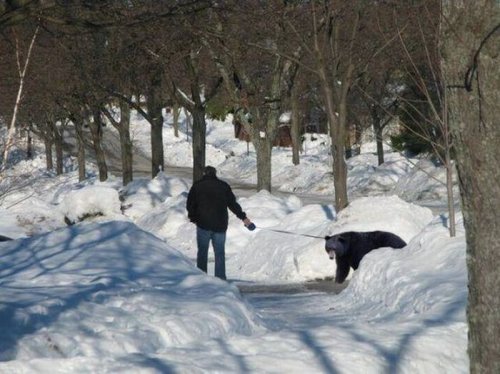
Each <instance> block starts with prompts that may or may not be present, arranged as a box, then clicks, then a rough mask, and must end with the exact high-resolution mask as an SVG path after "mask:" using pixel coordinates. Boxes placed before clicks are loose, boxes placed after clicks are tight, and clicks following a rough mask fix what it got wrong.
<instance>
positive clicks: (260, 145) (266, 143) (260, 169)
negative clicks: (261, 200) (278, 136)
mask: <svg viewBox="0 0 500 374" xmlns="http://www.w3.org/2000/svg"><path fill="white" fill-rule="evenodd" d="M253 144H254V146H255V151H256V158H257V160H256V161H257V191H260V190H267V191H269V192H271V185H272V183H271V178H272V173H271V154H272V147H273V145H272V141H270V140H269V139H268V137H267V136H266V137H265V138H260V137H259V139H257V140H256V141H254V142H253Z"/></svg>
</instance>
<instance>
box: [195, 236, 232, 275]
mask: <svg viewBox="0 0 500 374" xmlns="http://www.w3.org/2000/svg"><path fill="white" fill-rule="evenodd" d="M210 240H211V241H212V246H213V247H214V254H215V276H216V277H217V278H220V279H226V255H225V245H226V233H225V232H216V231H210V230H205V229H202V228H200V227H196V243H197V244H198V254H197V256H196V266H198V269H201V270H203V271H204V272H205V273H206V272H207V262H208V246H209V244H210Z"/></svg>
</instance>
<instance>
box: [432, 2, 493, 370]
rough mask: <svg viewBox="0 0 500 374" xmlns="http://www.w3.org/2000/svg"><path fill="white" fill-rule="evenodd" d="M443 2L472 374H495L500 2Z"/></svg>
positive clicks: (451, 125) (443, 29)
mask: <svg viewBox="0 0 500 374" xmlns="http://www.w3.org/2000/svg"><path fill="white" fill-rule="evenodd" d="M442 4H443V11H444V20H443V24H442V37H443V43H444V54H443V55H444V64H443V66H444V71H445V77H446V81H447V83H448V87H449V88H448V92H449V98H450V128H451V131H452V135H453V137H454V144H455V151H456V161H457V169H458V176H459V184H460V193H461V198H462V211H463V215H464V224H465V230H466V241H467V269H468V275H469V300H468V307H467V319H468V323H469V345H468V352H469V357H470V372H471V373H473V374H475V373H500V339H499V336H500V271H499V269H500V240H499V239H498V234H499V233H500V219H499V218H498V212H499V211H500V167H499V166H498V165H499V160H500V123H499V118H500V106H499V103H500V59H499V54H498V53H499V48H498V46H499V45H500V3H498V1H491V0H477V1H474V2H472V1H471V2H464V1H453V0H450V1H443V2H442ZM464 20H466V22H465V21H464Z"/></svg>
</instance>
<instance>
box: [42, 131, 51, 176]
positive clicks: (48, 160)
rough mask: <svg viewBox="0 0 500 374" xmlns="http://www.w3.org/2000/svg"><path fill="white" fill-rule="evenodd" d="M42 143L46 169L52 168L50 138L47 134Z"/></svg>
mask: <svg viewBox="0 0 500 374" xmlns="http://www.w3.org/2000/svg"><path fill="white" fill-rule="evenodd" d="M43 143H44V145H45V163H46V165H47V170H52V169H53V168H54V162H53V160H52V138H49V136H47V137H46V138H45V139H44V141H43Z"/></svg>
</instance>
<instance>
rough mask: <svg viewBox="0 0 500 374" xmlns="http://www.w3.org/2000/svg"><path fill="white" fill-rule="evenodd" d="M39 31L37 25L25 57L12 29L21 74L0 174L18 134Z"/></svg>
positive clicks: (18, 70) (18, 69)
mask: <svg viewBox="0 0 500 374" xmlns="http://www.w3.org/2000/svg"><path fill="white" fill-rule="evenodd" d="M38 31H39V27H37V28H36V29H35V31H34V32H33V36H32V37H31V40H30V43H29V46H28V48H27V51H26V56H25V57H23V56H22V52H21V46H20V43H19V38H18V35H17V33H16V31H15V30H14V29H13V30H12V33H13V38H14V41H15V54H16V63H17V72H18V74H19V86H18V89H17V95H16V99H15V102H14V108H13V113H12V117H11V122H10V125H9V127H8V133H7V141H6V142H5V146H4V151H3V159H2V165H1V166H0V174H1V173H2V172H3V171H4V170H5V168H6V167H7V162H8V158H9V152H10V149H11V147H12V146H13V144H14V137H15V134H16V121H17V115H18V112H19V106H20V105H21V99H22V95H23V90H24V85H25V79H26V73H27V70H28V66H29V63H30V59H31V53H32V51H33V46H34V45H35V40H36V37H37V35H38ZM23 58H24V60H23Z"/></svg>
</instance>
